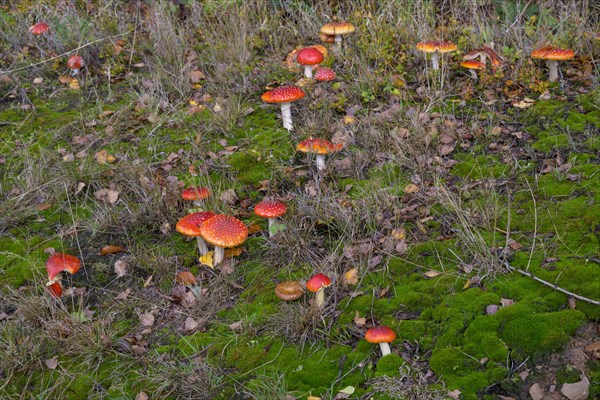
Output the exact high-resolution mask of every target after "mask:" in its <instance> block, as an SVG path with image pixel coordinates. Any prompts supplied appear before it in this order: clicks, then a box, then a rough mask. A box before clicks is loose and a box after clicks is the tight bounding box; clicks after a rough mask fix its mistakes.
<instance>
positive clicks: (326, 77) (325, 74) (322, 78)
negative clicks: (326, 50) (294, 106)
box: [315, 67, 335, 82]
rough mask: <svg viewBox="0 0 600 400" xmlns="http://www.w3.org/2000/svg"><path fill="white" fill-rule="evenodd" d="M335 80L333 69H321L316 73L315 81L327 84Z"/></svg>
mask: <svg viewBox="0 0 600 400" xmlns="http://www.w3.org/2000/svg"><path fill="white" fill-rule="evenodd" d="M334 79H335V72H334V71H333V70H332V69H331V68H327V67H319V68H317V72H315V80H316V81H318V82H327V81H332V80H334Z"/></svg>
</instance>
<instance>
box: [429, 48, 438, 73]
mask: <svg viewBox="0 0 600 400" xmlns="http://www.w3.org/2000/svg"><path fill="white" fill-rule="evenodd" d="M431 64H432V66H433V70H434V71H437V70H438V69H440V55H439V54H438V53H437V52H435V53H431Z"/></svg>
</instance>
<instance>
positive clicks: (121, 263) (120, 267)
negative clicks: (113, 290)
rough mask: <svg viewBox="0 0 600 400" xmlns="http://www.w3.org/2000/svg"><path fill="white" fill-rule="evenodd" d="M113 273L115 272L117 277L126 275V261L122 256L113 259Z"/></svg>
mask: <svg viewBox="0 0 600 400" xmlns="http://www.w3.org/2000/svg"><path fill="white" fill-rule="evenodd" d="M115 274H117V278H122V277H124V276H125V275H127V261H126V260H125V259H124V258H121V259H119V260H117V261H115Z"/></svg>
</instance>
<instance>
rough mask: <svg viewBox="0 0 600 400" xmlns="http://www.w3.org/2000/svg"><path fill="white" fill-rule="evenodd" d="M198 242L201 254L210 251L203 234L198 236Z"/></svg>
mask: <svg viewBox="0 0 600 400" xmlns="http://www.w3.org/2000/svg"><path fill="white" fill-rule="evenodd" d="M196 242H197V243H198V251H199V252H200V255H201V256H203V255H205V254H206V253H208V246H207V245H206V242H205V241H204V239H202V236H196Z"/></svg>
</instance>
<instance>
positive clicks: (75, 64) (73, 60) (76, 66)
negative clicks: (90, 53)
mask: <svg viewBox="0 0 600 400" xmlns="http://www.w3.org/2000/svg"><path fill="white" fill-rule="evenodd" d="M83 65H84V61H83V57H81V56H80V55H79V54H73V55H72V56H71V57H69V60H68V61H67V68H69V69H70V70H71V73H72V74H73V75H77V74H78V73H79V70H80V69H81V67H83Z"/></svg>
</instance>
